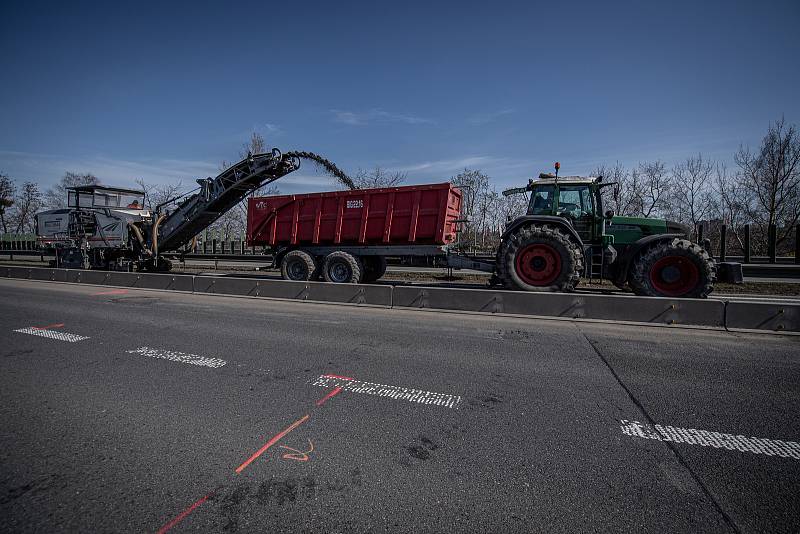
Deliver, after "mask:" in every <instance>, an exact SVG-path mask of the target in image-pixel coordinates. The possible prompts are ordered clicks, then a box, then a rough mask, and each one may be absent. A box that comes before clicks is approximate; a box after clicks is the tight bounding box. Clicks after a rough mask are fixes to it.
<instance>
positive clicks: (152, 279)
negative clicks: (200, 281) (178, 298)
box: [130, 274, 194, 293]
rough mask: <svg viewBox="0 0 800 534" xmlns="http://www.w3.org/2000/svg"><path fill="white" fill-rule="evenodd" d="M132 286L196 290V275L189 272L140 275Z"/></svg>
mask: <svg viewBox="0 0 800 534" xmlns="http://www.w3.org/2000/svg"><path fill="white" fill-rule="evenodd" d="M130 287H143V288H146V289H161V290H170V291H188V292H189V293H191V292H192V291H194V276H192V275H188V274H145V275H140V276H139V277H138V278H137V279H136V282H135V283H134V284H133V285H132V286H130Z"/></svg>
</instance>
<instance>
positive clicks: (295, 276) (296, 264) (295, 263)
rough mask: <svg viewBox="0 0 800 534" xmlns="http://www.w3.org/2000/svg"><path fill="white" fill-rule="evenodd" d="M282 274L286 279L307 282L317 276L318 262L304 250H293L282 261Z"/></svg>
mask: <svg viewBox="0 0 800 534" xmlns="http://www.w3.org/2000/svg"><path fill="white" fill-rule="evenodd" d="M281 276H282V277H283V279H284V280H294V281H297V282H305V281H308V280H315V279H316V278H317V276H318V275H317V262H316V261H314V257H313V256H312V255H311V254H309V253H308V252H306V251H304V250H292V251H289V252H287V253H286V255H285V256H284V257H283V260H282V261H281Z"/></svg>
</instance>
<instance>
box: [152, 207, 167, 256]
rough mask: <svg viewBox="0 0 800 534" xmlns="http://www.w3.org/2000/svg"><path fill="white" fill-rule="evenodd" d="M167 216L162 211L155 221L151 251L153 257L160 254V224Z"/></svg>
mask: <svg viewBox="0 0 800 534" xmlns="http://www.w3.org/2000/svg"><path fill="white" fill-rule="evenodd" d="M166 217H167V216H166V215H165V214H163V213H162V214H161V215H159V216H158V218H157V219H156V220H155V221H154V222H153V249H152V251H151V254H152V255H153V257H156V256H158V225H160V224H161V221H163V220H164V219H165V218H166Z"/></svg>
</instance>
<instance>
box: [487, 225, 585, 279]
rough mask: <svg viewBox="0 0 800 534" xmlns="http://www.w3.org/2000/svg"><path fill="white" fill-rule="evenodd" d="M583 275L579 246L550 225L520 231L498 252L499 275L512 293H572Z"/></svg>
mask: <svg viewBox="0 0 800 534" xmlns="http://www.w3.org/2000/svg"><path fill="white" fill-rule="evenodd" d="M581 272H583V255H582V254H581V251H580V248H579V247H578V245H577V243H575V242H574V241H572V240H571V239H570V238H569V236H567V235H566V234H565V233H564V232H562V231H560V230H559V229H558V228H551V227H549V226H547V225H542V226H538V225H533V226H527V227H523V228H520V229H518V230H517V231H516V232H514V233H513V234H511V235H510V236H508V239H506V240H505V242H504V243H503V244H502V245H501V248H500V250H499V251H498V268H497V275H498V277H499V278H500V280H502V281H503V284H504V285H505V286H506V287H508V288H509V289H521V290H523V291H572V290H573V289H575V286H576V285H577V284H578V281H579V280H580V273H581Z"/></svg>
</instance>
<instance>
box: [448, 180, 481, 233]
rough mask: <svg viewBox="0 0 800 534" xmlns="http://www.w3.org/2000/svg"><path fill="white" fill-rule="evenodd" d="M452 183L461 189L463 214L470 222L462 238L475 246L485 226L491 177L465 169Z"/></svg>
mask: <svg viewBox="0 0 800 534" xmlns="http://www.w3.org/2000/svg"><path fill="white" fill-rule="evenodd" d="M450 182H451V183H452V184H453V185H454V186H456V187H458V188H459V189H461V195H462V196H461V214H462V216H464V218H466V219H469V220H470V222H469V223H468V225H467V228H466V231H465V232H464V234H463V236H462V237H463V242H464V244H465V245H466V244H473V245H474V244H476V242H477V238H478V236H479V235H481V233H482V231H483V229H484V225H485V219H486V207H487V201H486V197H487V196H489V195H490V190H489V177H488V176H486V175H485V174H483V173H482V172H481V171H479V170H471V169H464V170H463V171H462V172H460V173H458V174H457V175H456V176H454V177H453V178H451V179H450Z"/></svg>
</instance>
